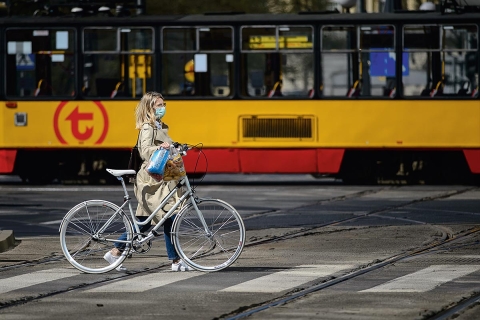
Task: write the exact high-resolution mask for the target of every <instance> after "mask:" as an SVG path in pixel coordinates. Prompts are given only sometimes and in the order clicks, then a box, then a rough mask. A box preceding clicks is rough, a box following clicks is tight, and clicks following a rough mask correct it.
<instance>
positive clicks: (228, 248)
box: [172, 199, 245, 271]
mask: <svg viewBox="0 0 480 320" xmlns="http://www.w3.org/2000/svg"><path fill="white" fill-rule="evenodd" d="M197 207H198V209H199V211H200V213H201V215H202V216H203V218H204V219H205V222H206V225H207V227H208V232H207V231H206V230H205V228H204V227H203V224H202V222H201V220H200V218H199V214H198V213H197V211H196V209H195V207H194V206H193V205H192V204H190V205H188V206H186V207H185V208H183V209H182V210H181V211H180V213H179V214H178V215H177V217H176V218H175V221H174V224H173V226H172V239H173V243H174V245H175V248H176V249H177V252H178V254H179V255H180V257H181V258H182V259H183V260H184V261H185V262H186V263H187V264H188V265H189V266H191V267H192V268H194V269H196V270H199V271H218V270H222V269H224V268H226V267H228V266H230V265H231V264H232V263H234V262H235V261H236V260H237V258H238V257H239V256H240V254H241V252H242V250H243V246H244V244H245V226H244V224H243V221H242V218H241V217H240V215H239V214H238V212H237V210H235V208H234V207H232V206H231V205H230V204H228V203H226V202H224V201H222V200H216V199H214V200H210V199H209V200H202V199H200V200H199V202H198V203H197Z"/></svg>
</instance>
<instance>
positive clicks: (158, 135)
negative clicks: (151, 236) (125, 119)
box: [133, 123, 183, 224]
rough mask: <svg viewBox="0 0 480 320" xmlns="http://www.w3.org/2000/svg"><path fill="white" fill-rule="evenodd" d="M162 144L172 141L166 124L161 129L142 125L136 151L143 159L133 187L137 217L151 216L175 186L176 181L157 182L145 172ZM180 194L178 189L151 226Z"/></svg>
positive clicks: (181, 192)
mask: <svg viewBox="0 0 480 320" xmlns="http://www.w3.org/2000/svg"><path fill="white" fill-rule="evenodd" d="M163 142H168V143H170V144H172V139H171V138H170V137H169V135H168V126H167V125H166V124H163V125H162V129H157V128H154V127H152V126H151V125H150V124H148V123H144V124H143V126H142V128H141V129H140V133H139V136H138V151H139V152H140V156H141V158H142V159H143V163H142V166H141V167H140V170H139V171H138V172H137V176H136V179H135V184H134V187H133V190H134V192H135V196H136V197H137V200H138V206H137V212H136V215H137V216H149V215H150V214H152V212H153V211H155V209H156V208H157V207H158V206H159V205H160V203H161V202H162V199H163V198H164V197H165V196H166V195H168V193H169V192H170V191H171V190H173V188H174V187H175V186H176V184H177V181H168V182H165V181H163V180H162V181H160V182H158V181H156V180H155V179H153V178H152V177H151V176H150V175H149V174H148V172H147V171H146V170H145V167H146V165H147V163H148V160H149V159H150V157H151V155H152V153H153V152H154V151H155V150H156V149H158V146H159V145H160V144H162V143H163ZM182 194H183V190H182V189H179V191H178V192H177V193H176V194H175V195H174V197H172V198H170V200H169V202H168V203H167V204H166V205H165V206H164V207H163V210H162V209H160V211H159V212H157V214H156V216H155V218H153V220H152V224H156V223H158V221H160V219H161V218H162V217H163V216H164V215H165V213H166V212H168V210H170V209H171V208H172V207H173V205H174V204H175V202H176V201H177V200H178V197H180V196H181V195H182Z"/></svg>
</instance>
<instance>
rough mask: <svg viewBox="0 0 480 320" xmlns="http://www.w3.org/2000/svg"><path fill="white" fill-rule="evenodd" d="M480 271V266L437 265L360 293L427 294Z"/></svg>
mask: <svg viewBox="0 0 480 320" xmlns="http://www.w3.org/2000/svg"><path fill="white" fill-rule="evenodd" d="M477 270H480V265H435V266H430V267H428V268H425V269H422V270H419V271H417V272H414V273H411V274H407V275H405V276H403V277H400V278H397V279H394V280H391V281H388V282H386V283H384V284H381V285H379V286H376V287H373V288H370V289H366V290H362V291H360V292H426V291H429V290H432V289H434V288H435V287H438V286H440V285H442V284H443V283H445V282H448V281H452V280H453V279H456V278H460V277H463V276H465V275H467V274H469V273H472V272H475V271H477Z"/></svg>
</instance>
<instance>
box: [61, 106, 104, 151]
mask: <svg viewBox="0 0 480 320" xmlns="http://www.w3.org/2000/svg"><path fill="white" fill-rule="evenodd" d="M53 128H54V130H55V135H56V136H57V139H58V141H60V143H61V144H65V145H75V144H77V145H98V144H101V143H102V142H103V140H105V137H106V136H107V132H108V114H107V111H106V110H105V107H104V106H103V105H102V104H101V102H100V101H91V103H89V102H87V101H82V102H79V101H62V102H61V103H60V104H59V105H58V107H57V110H56V111H55V115H54V118H53Z"/></svg>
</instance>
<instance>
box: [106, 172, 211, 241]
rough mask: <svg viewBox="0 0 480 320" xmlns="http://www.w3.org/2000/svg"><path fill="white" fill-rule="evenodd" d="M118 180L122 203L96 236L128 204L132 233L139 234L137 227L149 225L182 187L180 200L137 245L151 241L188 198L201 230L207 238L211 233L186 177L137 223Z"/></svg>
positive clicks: (123, 182)
mask: <svg viewBox="0 0 480 320" xmlns="http://www.w3.org/2000/svg"><path fill="white" fill-rule="evenodd" d="M117 179H118V180H120V182H121V183H122V187H123V191H124V194H125V196H124V202H123V204H122V205H121V206H120V207H119V209H118V210H117V211H116V212H115V214H114V215H112V217H111V218H110V219H109V220H108V221H107V222H106V223H105V224H104V225H103V226H102V227H101V228H100V229H99V230H98V232H97V235H98V234H102V233H103V231H104V230H105V229H106V228H107V227H108V225H109V224H110V222H111V221H113V219H114V217H115V216H116V215H117V214H118V213H119V212H121V211H122V210H123V208H124V207H125V206H126V205H127V204H128V208H129V210H130V219H131V221H132V222H133V227H134V231H135V233H140V227H139V226H143V225H146V224H147V223H150V221H151V220H152V219H153V218H154V217H155V215H156V214H157V212H158V211H160V210H161V209H162V208H163V206H164V205H165V204H166V203H167V201H168V200H169V199H170V198H172V197H173V195H174V194H175V193H176V192H177V191H178V190H179V189H180V188H182V187H183V186H185V187H186V191H185V194H183V195H182V196H181V197H180V199H178V200H177V201H176V202H175V204H174V205H173V207H172V208H171V209H170V210H168V212H167V213H165V215H164V216H163V218H162V219H161V220H160V221H159V222H158V223H157V224H156V225H155V226H154V227H153V229H152V230H150V232H149V233H148V235H147V236H146V237H144V238H142V239H138V242H137V244H138V245H142V244H143V243H145V242H148V241H150V240H151V239H153V238H154V237H155V236H156V234H157V230H158V229H159V228H160V227H161V226H163V224H164V223H165V221H166V220H167V219H169V218H170V217H171V216H173V214H174V212H175V210H176V209H177V208H178V207H179V206H180V205H181V204H182V203H183V202H184V200H185V199H187V198H189V200H190V202H191V204H192V206H193V207H194V208H195V211H196V212H197V215H198V218H199V219H200V222H201V223H202V226H203V228H204V229H205V232H206V233H207V235H208V236H210V235H211V232H210V230H209V229H208V226H207V223H206V221H205V219H204V217H203V215H202V214H201V212H200V210H199V209H198V207H197V203H196V201H195V197H194V196H193V194H194V191H193V190H192V188H191V186H190V182H189V181H188V177H187V176H185V177H183V178H182V179H180V180H179V181H178V183H177V185H176V186H175V187H174V188H173V189H172V191H170V192H169V194H168V195H167V196H166V197H165V198H163V200H162V202H161V203H160V204H159V205H158V207H157V208H156V209H155V210H154V211H153V212H152V213H151V214H150V215H149V216H148V218H147V219H146V220H145V221H143V222H142V221H139V220H138V219H137V218H136V217H135V214H134V213H133V209H132V204H131V202H130V200H131V198H130V195H129V194H128V191H127V187H126V185H125V181H124V179H123V177H121V176H120V177H117ZM104 240H107V241H113V242H118V243H125V244H129V243H131V241H125V240H118V239H104Z"/></svg>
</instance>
